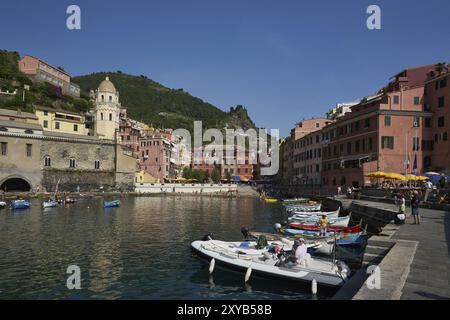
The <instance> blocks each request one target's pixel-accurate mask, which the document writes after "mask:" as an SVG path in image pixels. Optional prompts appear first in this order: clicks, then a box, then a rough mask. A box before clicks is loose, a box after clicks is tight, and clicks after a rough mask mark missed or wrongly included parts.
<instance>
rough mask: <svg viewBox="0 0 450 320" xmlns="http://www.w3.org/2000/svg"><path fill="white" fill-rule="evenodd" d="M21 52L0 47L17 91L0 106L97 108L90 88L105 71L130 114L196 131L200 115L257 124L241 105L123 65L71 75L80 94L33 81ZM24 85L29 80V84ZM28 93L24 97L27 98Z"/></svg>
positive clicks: (209, 122)
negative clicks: (218, 103) (214, 101)
mask: <svg viewBox="0 0 450 320" xmlns="http://www.w3.org/2000/svg"><path fill="white" fill-rule="evenodd" d="M19 59H20V55H19V53H18V52H10V51H6V50H0V88H1V89H2V90H3V91H5V90H9V91H10V92H13V91H14V90H17V95H15V96H5V95H4V96H0V108H7V109H19V108H20V109H21V110H23V111H30V112H32V111H33V105H42V106H48V107H54V108H59V109H65V110H69V111H74V112H83V111H87V110H89V109H91V108H93V104H92V103H91V101H89V92H90V91H91V90H95V89H96V88H97V87H98V86H99V84H100V82H102V81H103V80H104V79H105V77H106V76H109V78H110V80H111V81H112V82H113V83H114V85H115V86H116V89H117V90H118V91H119V92H120V100H121V103H122V105H123V106H124V107H126V108H127V109H128V116H129V117H130V118H133V119H136V120H138V121H142V122H145V123H149V124H152V125H153V126H154V127H157V128H173V129H178V128H185V129H188V130H189V131H191V132H192V130H193V126H194V121H202V122H203V127H204V128H218V129H221V128H224V127H229V128H243V129H245V130H247V129H249V128H254V127H255V124H254V123H253V121H252V120H251V119H250V117H249V116H248V113H247V110H246V109H245V108H244V107H243V106H237V107H232V108H230V111H229V112H225V111H223V110H220V109H219V108H217V107H215V106H213V105H211V104H209V103H207V102H205V101H203V100H201V99H199V98H196V97H193V96H192V95H190V94H189V93H188V92H186V91H184V90H183V89H170V88H166V87H164V86H163V85H161V84H159V83H157V82H155V81H153V80H151V79H149V78H147V77H146V76H133V75H128V74H124V73H122V72H120V71H118V72H111V73H104V72H101V73H93V74H90V75H85V76H80V77H74V78H72V81H73V82H74V83H77V84H78V85H80V87H81V89H82V93H81V98H79V99H74V98H72V97H70V96H66V95H62V93H61V92H60V90H58V88H55V87H53V86H52V85H49V84H46V83H43V84H39V83H32V82H31V80H30V79H28V78H27V77H26V76H25V75H24V74H22V73H21V72H20V71H19V68H18V61H19ZM24 85H28V86H30V90H25V95H23V92H24ZM23 96H25V99H23Z"/></svg>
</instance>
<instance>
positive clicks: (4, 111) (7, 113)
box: [0, 109, 38, 120]
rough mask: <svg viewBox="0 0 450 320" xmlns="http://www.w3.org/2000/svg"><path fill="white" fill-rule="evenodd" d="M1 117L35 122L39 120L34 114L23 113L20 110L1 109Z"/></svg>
mask: <svg viewBox="0 0 450 320" xmlns="http://www.w3.org/2000/svg"><path fill="white" fill-rule="evenodd" d="M0 116H6V117H15V118H23V119H34V120H37V119H38V118H37V117H36V115H35V114H34V113H30V112H23V111H20V110H9V109H0Z"/></svg>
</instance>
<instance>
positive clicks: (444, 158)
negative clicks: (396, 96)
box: [422, 65, 450, 174]
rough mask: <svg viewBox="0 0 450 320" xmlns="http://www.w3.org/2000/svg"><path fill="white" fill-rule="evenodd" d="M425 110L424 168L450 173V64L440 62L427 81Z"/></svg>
mask: <svg viewBox="0 0 450 320" xmlns="http://www.w3.org/2000/svg"><path fill="white" fill-rule="evenodd" d="M424 100H425V103H424V111H427V112H431V113H432V116H431V117H429V118H426V119H425V122H424V127H425V128H429V129H428V130H427V134H426V139H424V141H423V147H422V148H423V149H424V159H423V162H424V167H425V168H427V169H431V170H433V171H446V173H448V174H450V139H449V134H450V113H449V109H450V72H449V66H442V65H437V66H436V68H435V69H433V70H432V71H431V72H430V73H429V74H428V77H427V79H426V81H425V97H424Z"/></svg>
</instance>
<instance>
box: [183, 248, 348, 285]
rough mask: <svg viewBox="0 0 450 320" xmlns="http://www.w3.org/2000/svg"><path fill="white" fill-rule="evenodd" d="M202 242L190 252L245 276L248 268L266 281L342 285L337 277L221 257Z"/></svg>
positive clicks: (340, 279)
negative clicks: (315, 282) (313, 281)
mask: <svg viewBox="0 0 450 320" xmlns="http://www.w3.org/2000/svg"><path fill="white" fill-rule="evenodd" d="M201 243H202V241H195V242H193V243H192V244H191V250H192V251H193V252H194V253H195V254H196V255H198V256H199V257H201V258H203V259H206V260H207V261H211V260H212V259H213V258H214V259H215V263H216V265H219V266H221V267H223V268H226V269H230V270H234V271H237V272H240V273H243V274H245V273H246V272H247V270H248V268H249V267H251V268H252V276H253V275H254V276H257V277H262V278H267V279H279V280H286V281H289V282H299V283H311V281H312V280H313V279H315V280H316V281H317V283H318V284H319V285H321V286H327V287H340V286H342V285H343V284H344V280H343V279H342V278H340V277H339V276H338V275H333V274H326V273H317V272H308V271H298V270H297V269H296V270H294V269H290V268H281V267H272V266H266V265H264V264H261V265H259V264H258V263H252V262H251V261H244V260H241V259H232V258H230V257H227V256H223V255H221V254H219V253H215V252H211V251H207V250H205V249H202V247H201Z"/></svg>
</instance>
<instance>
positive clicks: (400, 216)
mask: <svg viewBox="0 0 450 320" xmlns="http://www.w3.org/2000/svg"><path fill="white" fill-rule="evenodd" d="M398 197H399V199H398V205H399V208H398V213H397V215H396V218H395V223H396V224H404V223H405V220H406V214H405V213H406V200H405V196H404V195H403V193H400V195H399V196H398Z"/></svg>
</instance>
